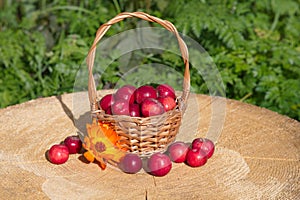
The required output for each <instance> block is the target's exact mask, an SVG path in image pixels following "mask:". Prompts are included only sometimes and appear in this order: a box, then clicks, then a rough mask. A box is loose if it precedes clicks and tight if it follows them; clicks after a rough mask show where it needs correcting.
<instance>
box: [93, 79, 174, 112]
mask: <svg viewBox="0 0 300 200" xmlns="http://www.w3.org/2000/svg"><path fill="white" fill-rule="evenodd" d="M99 105H100V107H101V108H102V110H104V111H105V113H106V114H110V115H128V116H131V117H150V116H155V115H161V114H163V113H164V112H168V111H169V110H173V109H174V108H175V106H176V95H175V91H174V88H172V87H171V86H170V85H168V84H160V85H158V86H157V87H156V88H154V87H153V86H151V85H143V86H140V87H139V88H136V87H134V86H132V85H124V86H123V87H121V88H119V89H118V90H117V91H116V92H115V93H114V94H107V95H105V96H104V97H103V98H101V100H100V101H99Z"/></svg>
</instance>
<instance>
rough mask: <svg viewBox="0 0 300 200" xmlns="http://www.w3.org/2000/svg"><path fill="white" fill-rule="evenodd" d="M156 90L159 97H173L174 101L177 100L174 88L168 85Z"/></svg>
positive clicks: (160, 86)
mask: <svg viewBox="0 0 300 200" xmlns="http://www.w3.org/2000/svg"><path fill="white" fill-rule="evenodd" d="M156 90H157V92H158V96H159V97H171V98H173V99H175V98H176V95H175V90H174V88H173V87H172V86H170V85H168V84H161V85H159V86H157V87H156Z"/></svg>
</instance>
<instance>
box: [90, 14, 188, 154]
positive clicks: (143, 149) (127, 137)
mask: <svg viewBox="0 0 300 200" xmlns="http://www.w3.org/2000/svg"><path fill="white" fill-rule="evenodd" d="M132 17H137V18H140V19H143V20H146V21H150V22H155V23H158V24H160V25H162V26H163V27H164V28H166V29H167V30H169V31H171V32H172V33H174V35H175V36H176V38H177V40H178V44H179V48H180V51H181V55H182V59H183V63H184V66H185V71H184V80H183V91H182V93H181V96H180V97H178V98H177V106H176V107H175V108H174V109H173V110H171V111H168V112H166V113H164V114H162V115H159V116H152V117H146V118H145V117H130V116H121V115H108V114H105V111H104V110H102V109H101V107H100V105H99V104H98V102H99V100H100V97H99V96H98V93H97V91H96V86H95V80H94V77H93V66H94V60H95V52H96V46H97V44H98V42H99V41H100V40H101V38H102V37H103V36H104V34H105V33H106V32H107V30H108V29H109V28H110V27H111V26H112V25H113V24H115V23H117V22H120V21H122V20H123V19H125V18H132ZM87 66H88V70H89V81H88V95H89V101H90V104H91V113H92V117H93V118H97V119H98V120H99V121H101V122H103V123H108V124H110V126H111V127H112V128H113V129H114V130H115V131H116V132H117V134H118V135H119V136H120V143H122V144H123V147H124V148H126V149H128V151H129V152H133V153H137V154H139V155H140V156H148V155H151V154H152V153H154V152H157V151H163V150H165V148H166V147H167V146H168V144H170V143H172V142H173V141H174V140H175V137H176V134H177V133H178V130H179V127H180V124H181V119H182V115H183V113H184V111H185V108H186V103H187V98H188V95H189V90H190V72H189V60H188V50H187V46H186V44H185V43H184V41H183V39H182V38H181V37H180V35H179V34H178V32H177V30H176V28H175V26H174V25H173V24H172V23H170V22H169V21H166V20H162V19H159V18H157V17H153V16H151V15H148V14H146V13H143V12H133V13H128V12H124V13H120V14H119V15H117V16H116V17H114V18H112V19H111V20H109V21H108V22H107V23H105V24H103V25H101V26H100V28H99V29H98V30H97V33H96V37H95V39H94V42H93V45H92V47H91V48H90V51H89V53H88V56H87Z"/></svg>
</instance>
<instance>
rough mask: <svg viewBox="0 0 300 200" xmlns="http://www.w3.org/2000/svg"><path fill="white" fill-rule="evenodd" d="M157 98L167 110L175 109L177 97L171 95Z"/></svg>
mask: <svg viewBox="0 0 300 200" xmlns="http://www.w3.org/2000/svg"><path fill="white" fill-rule="evenodd" d="M157 100H158V101H159V102H160V103H161V104H162V105H163V106H164V109H165V111H166V112H168V111H169V110H173V109H174V108H175V106H176V102H175V99H173V98H172V97H170V96H166V97H158V98H157Z"/></svg>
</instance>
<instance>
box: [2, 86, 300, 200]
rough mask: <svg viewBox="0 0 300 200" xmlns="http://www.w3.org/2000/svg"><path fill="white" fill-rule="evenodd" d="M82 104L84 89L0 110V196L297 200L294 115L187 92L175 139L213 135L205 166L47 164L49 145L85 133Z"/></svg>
mask: <svg viewBox="0 0 300 200" xmlns="http://www.w3.org/2000/svg"><path fill="white" fill-rule="evenodd" d="M107 92H109V91H102V93H103V94H105V93H107ZM81 104H82V105H81ZM85 104H86V106H84V105H85ZM88 109H89V102H88V99H87V95H86V94H85V93H76V94H66V95H63V96H60V97H55V96H54V97H49V98H41V99H37V100H33V101H29V102H26V103H23V104H19V105H16V106H11V107H8V108H4V109H1V110H0V125H1V129H0V139H1V140H0V146H1V147H0V176H1V183H0V195H1V197H0V199H148V200H149V199H300V184H299V181H300V123H299V122H298V121H295V120H292V119H290V118H288V117H285V116H282V115H279V114H277V113H275V112H272V111H269V110H267V109H263V108H259V107H256V106H252V105H249V104H245V103H241V102H238V101H234V100H229V99H224V98H212V97H209V96H205V95H195V94H192V95H191V96H190V98H189V101H188V109H187V111H186V113H185V115H184V118H183V123H182V126H181V128H180V133H179V135H178V138H179V139H181V140H184V141H190V140H192V139H193V138H194V137H198V136H202V137H206V136H207V137H210V138H211V139H213V140H214V141H215V142H216V152H215V154H214V156H213V157H212V158H211V159H210V160H209V161H208V163H207V164H206V165H205V166H203V167H200V168H190V167H188V166H186V165H184V164H173V168H172V170H171V172H170V173H169V174H168V175H166V176H165V177H153V176H150V175H148V174H146V173H144V172H141V173H139V174H136V175H128V174H124V173H122V172H120V171H118V170H116V169H114V168H110V167H109V168H108V169H106V170H105V171H101V169H100V168H99V167H98V166H97V165H94V164H86V163H83V162H82V161H80V160H79V159H78V157H79V155H71V156H70V159H69V161H68V162H67V163H66V164H63V165H53V164H51V163H49V162H48V161H47V160H46V159H45V152H46V151H47V150H48V149H49V147H50V146H51V145H53V144H55V143H59V142H60V141H62V140H63V139H64V138H65V137H66V136H69V135H72V134H77V131H78V130H81V131H82V132H83V133H84V131H85V130H84V126H85V123H86V122H89V120H90V119H89V115H88ZM73 118H74V119H73Z"/></svg>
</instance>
